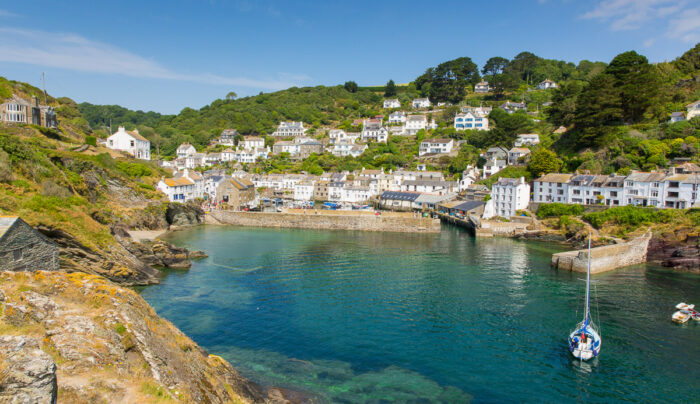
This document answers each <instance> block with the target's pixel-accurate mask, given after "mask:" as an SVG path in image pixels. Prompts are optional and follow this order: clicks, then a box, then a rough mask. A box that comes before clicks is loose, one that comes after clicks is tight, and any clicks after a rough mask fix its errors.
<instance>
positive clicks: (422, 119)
mask: <svg viewBox="0 0 700 404" xmlns="http://www.w3.org/2000/svg"><path fill="white" fill-rule="evenodd" d="M406 120H407V121H411V122H427V121H428V118H426V117H425V115H409V116H408V117H407V118H406Z"/></svg>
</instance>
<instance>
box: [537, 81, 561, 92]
mask: <svg viewBox="0 0 700 404" xmlns="http://www.w3.org/2000/svg"><path fill="white" fill-rule="evenodd" d="M558 87H559V86H558V85H557V83H555V82H553V81H552V80H550V79H547V80H545V81H543V82H541V83H540V84H538V85H537V89H538V90H548V89H550V88H558Z"/></svg>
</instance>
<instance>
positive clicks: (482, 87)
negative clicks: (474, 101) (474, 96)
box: [474, 80, 491, 93]
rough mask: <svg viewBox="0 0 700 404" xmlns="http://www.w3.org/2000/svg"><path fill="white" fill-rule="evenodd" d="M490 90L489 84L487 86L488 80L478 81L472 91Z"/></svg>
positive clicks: (486, 91)
mask: <svg viewBox="0 0 700 404" xmlns="http://www.w3.org/2000/svg"><path fill="white" fill-rule="evenodd" d="M489 91H491V86H489V82H488V81H484V80H482V81H480V82H478V83H476V85H474V92H475V93H488V92H489Z"/></svg>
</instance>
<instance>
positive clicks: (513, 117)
mask: <svg viewBox="0 0 700 404" xmlns="http://www.w3.org/2000/svg"><path fill="white" fill-rule="evenodd" d="M489 119H490V120H491V121H493V122H494V123H495V124H496V126H495V128H493V129H491V130H489V133H488V144H487V146H492V145H500V146H505V147H510V145H512V144H513V141H515V139H516V138H517V137H518V135H519V134H521V133H528V132H532V130H533V129H534V127H533V124H532V121H531V120H530V118H529V117H528V116H527V115H526V114H524V113H515V114H509V113H507V112H506V111H504V110H502V109H500V108H495V109H494V110H493V111H491V113H490V114H489Z"/></svg>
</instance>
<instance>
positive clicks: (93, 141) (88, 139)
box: [85, 136, 97, 146]
mask: <svg viewBox="0 0 700 404" xmlns="http://www.w3.org/2000/svg"><path fill="white" fill-rule="evenodd" d="M85 144H86V145H89V146H97V138H96V137H95V136H85Z"/></svg>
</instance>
